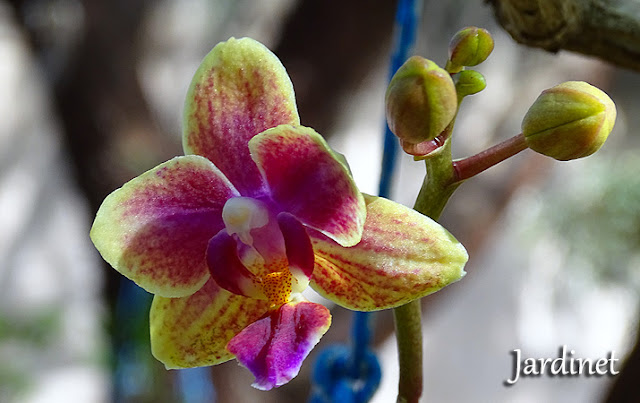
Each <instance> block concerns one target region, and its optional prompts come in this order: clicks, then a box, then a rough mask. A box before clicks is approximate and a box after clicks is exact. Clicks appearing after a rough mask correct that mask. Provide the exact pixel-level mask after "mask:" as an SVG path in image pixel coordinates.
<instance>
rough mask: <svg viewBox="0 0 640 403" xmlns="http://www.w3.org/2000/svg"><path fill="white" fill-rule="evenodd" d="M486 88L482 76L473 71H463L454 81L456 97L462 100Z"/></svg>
mask: <svg viewBox="0 0 640 403" xmlns="http://www.w3.org/2000/svg"><path fill="white" fill-rule="evenodd" d="M486 87H487V82H486V80H485V79H484V76H483V75H482V74H480V73H478V72H477V71H475V70H463V71H461V72H460V74H459V75H458V80H456V91H457V92H458V97H459V98H463V97H466V96H467V95H473V94H477V93H479V92H480V91H482V90H484V89H485V88H486Z"/></svg>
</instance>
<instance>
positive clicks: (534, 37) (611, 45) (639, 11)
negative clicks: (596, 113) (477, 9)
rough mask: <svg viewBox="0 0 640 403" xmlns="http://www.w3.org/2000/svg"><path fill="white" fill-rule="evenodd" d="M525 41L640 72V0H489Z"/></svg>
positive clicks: (508, 26) (513, 32) (502, 20)
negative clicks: (594, 57)
mask: <svg viewBox="0 0 640 403" xmlns="http://www.w3.org/2000/svg"><path fill="white" fill-rule="evenodd" d="M486 1H487V2H488V3H490V4H491V6H492V7H493V9H494V13H495V15H496V18H497V20H498V22H499V23H500V24H501V25H502V26H503V28H504V29H505V30H506V31H507V32H508V33H509V34H510V35H511V36H512V37H513V39H514V40H515V41H517V42H519V43H521V44H524V45H527V46H532V47H538V48H542V49H545V50H548V51H551V52H557V51H559V50H570V51H574V52H578V53H582V54H584V55H589V56H596V57H599V58H601V59H603V60H605V61H608V62H611V63H613V64H616V65H618V66H621V67H626V68H629V69H633V70H639V71H640V3H639V2H637V1H635V0H621V1H610V0H486Z"/></svg>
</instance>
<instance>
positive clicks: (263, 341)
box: [227, 302, 331, 390]
mask: <svg viewBox="0 0 640 403" xmlns="http://www.w3.org/2000/svg"><path fill="white" fill-rule="evenodd" d="M329 325H331V314H330V313H329V310H328V309H327V308H325V307H324V306H322V305H319V304H315V303H312V302H298V303H291V304H285V305H283V306H282V307H280V309H278V310H277V311H273V312H272V313H271V314H270V315H269V316H266V317H264V318H262V319H260V320H259V321H257V322H254V323H252V324H251V325H249V326H247V327H246V328H245V329H244V330H243V331H242V332H240V333H239V334H238V335H236V336H235V337H234V338H233V339H231V341H230V342H229V344H228V345H227V349H228V350H229V351H230V352H231V353H232V354H235V356H236V358H237V360H238V361H239V362H240V364H242V365H243V366H245V367H246V368H247V369H249V371H251V373H253V375H254V376H255V377H256V381H255V382H254V383H253V385H252V386H253V387H255V388H257V389H262V390H270V389H273V388H275V387H278V386H282V385H284V384H285V383H287V382H289V381H290V380H291V379H293V378H294V377H295V376H296V375H298V371H300V367H301V366H302V361H303V360H304V359H305V358H306V357H307V355H309V352H310V351H311V350H312V349H313V347H314V346H315V345H316V344H317V343H318V341H320V338H321V337H322V335H324V334H325V333H326V332H327V330H328V329H329Z"/></svg>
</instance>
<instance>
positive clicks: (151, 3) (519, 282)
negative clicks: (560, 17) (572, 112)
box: [0, 0, 640, 403]
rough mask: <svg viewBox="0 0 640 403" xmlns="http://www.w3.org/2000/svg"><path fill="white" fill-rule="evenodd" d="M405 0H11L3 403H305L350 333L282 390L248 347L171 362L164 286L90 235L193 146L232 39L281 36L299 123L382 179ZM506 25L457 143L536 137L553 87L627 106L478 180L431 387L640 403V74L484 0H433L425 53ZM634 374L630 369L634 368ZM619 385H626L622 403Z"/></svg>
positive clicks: (387, 340)
mask: <svg viewBox="0 0 640 403" xmlns="http://www.w3.org/2000/svg"><path fill="white" fill-rule="evenodd" d="M395 6H396V2H395V1H379V2H370V1H366V0H348V1H343V2H339V4H338V3H337V2H323V1H313V0H272V1H269V2H262V1H256V0H236V1H234V0H138V1H129V0H112V1H106V0H23V1H18V0H15V1H5V0H0V229H1V230H0V363H1V365H0V402H7V403H13V402H88V403H92V402H109V401H117V402H214V401H215V402H253V401H262V402H303V401H305V400H306V399H307V397H308V396H309V394H310V391H311V383H310V372H311V367H312V362H313V360H314V355H315V354H317V352H318V351H320V350H321V349H322V348H323V347H325V346H328V345H330V344H332V343H346V342H348V338H349V327H350V323H351V313H350V312H348V311H346V310H344V309H342V308H339V307H333V308H332V314H333V317H334V319H333V325H332V327H331V329H330V330H329V332H328V333H327V334H326V335H325V337H324V338H323V339H322V341H321V343H320V344H319V345H318V346H317V347H316V349H315V350H314V352H312V355H311V356H310V358H308V359H307V361H306V362H305V364H304V365H303V368H302V370H301V373H300V375H299V376H298V377H297V378H296V379H294V380H293V381H292V382H291V383H290V384H288V385H287V386H284V387H282V388H280V389H278V390H275V391H272V392H269V393H265V392H260V391H257V390H254V389H252V388H251V387H250V386H249V385H250V383H251V382H252V380H253V378H252V376H251V375H250V374H249V372H248V371H246V370H244V369H242V368H240V367H239V366H238V365H237V364H236V363H235V361H232V362H229V363H226V364H223V365H219V366H217V367H213V368H204V369H195V370H184V371H166V370H165V369H164V367H163V366H162V365H161V364H160V363H158V362H157V361H155V359H153V357H152V356H151V353H150V350H149V345H148V308H149V303H150V297H149V295H147V294H146V293H145V292H144V291H141V290H140V289H139V288H137V287H136V286H135V285H132V283H130V282H129V281H128V280H126V279H124V278H123V277H122V276H120V275H119V274H118V273H116V272H115V271H114V270H113V269H111V268H109V267H107V266H106V264H105V263H104V262H103V261H102V260H101V259H100V257H99V255H98V253H97V252H96V251H95V249H94V248H93V245H92V244H91V242H90V240H89V237H88V232H89V227H90V225H91V222H92V219H93V216H94V214H95V211H96V210H97V208H98V206H99V204H100V203H101V201H102V200H103V198H104V197H105V196H106V195H107V194H108V193H110V192H111V191H113V190H114V189H116V188H118V187H120V186H121V185H122V184H123V183H124V182H126V181H127V180H129V179H131V178H133V177H135V176H137V175H139V174H140V173H142V172H144V171H146V170H147V169H149V168H152V167H153V166H155V165H157V164H159V163H160V162H163V161H165V160H167V159H169V158H171V157H173V156H175V155H180V154H182V150H181V137H180V119H181V113H182V104H183V102H184V95H185V93H186V89H187V86H188V84H189V81H190V80H191V77H192V75H193V73H194V72H195V69H196V68H197V66H198V64H199V62H200V60H201V59H202V58H203V57H204V55H205V54H206V53H207V52H208V51H209V50H210V49H211V48H212V47H213V46H214V45H215V44H216V43H217V42H219V41H223V40H226V39H228V38H229V37H230V36H236V37H242V36H250V37H253V38H255V39H257V40H259V41H261V42H263V43H264V44H266V45H267V46H268V47H269V48H270V49H272V50H273V51H274V52H275V53H276V54H277V55H278V56H279V57H280V59H281V60H282V62H283V64H284V65H285V67H286V68H287V70H288V72H289V73H290V75H291V78H292V81H293V83H294V87H295V90H296V95H297V99H298V107H299V111H300V116H301V120H302V123H303V124H304V125H307V126H311V127H314V128H315V129H316V130H317V131H318V132H320V133H322V134H323V135H324V136H325V137H326V138H327V139H328V141H329V143H330V144H331V145H332V147H334V148H335V149H336V150H337V151H339V152H341V153H343V154H345V155H346V157H347V159H348V161H349V163H350V165H351V168H352V170H353V173H354V176H355V179H356V182H357V183H358V185H359V186H360V188H361V190H363V191H365V192H368V193H376V192H377V187H378V178H379V173H380V159H381V155H382V130H383V128H384V113H383V112H384V111H383V103H384V91H385V89H386V82H387V80H388V68H389V54H390V51H391V46H392V42H393V35H392V31H393V18H394V10H395ZM467 25H476V26H481V27H484V28H487V29H488V30H489V31H490V32H491V33H492V34H493V36H494V39H495V42H496V47H495V50H494V53H493V54H492V55H491V57H490V58H489V60H488V61H487V62H485V63H484V64H483V65H481V66H480V67H479V70H480V71H481V72H482V73H483V74H484V75H485V77H486V79H487V83H488V87H487V89H486V90H485V91H483V92H482V93H480V94H478V95H475V96H472V97H469V98H468V99H466V100H465V102H464V103H463V106H462V109H461V112H460V115H459V118H458V121H457V124H456V130H455V135H454V136H455V137H454V154H455V155H456V156H458V157H463V156H468V155H471V154H475V153H477V152H479V151H481V150H483V149H485V148H487V147H488V146H491V145H493V144H495V143H497V142H499V141H501V140H504V139H506V138H508V137H511V136H512V135H515V134H517V133H518V132H519V129H520V121H521V119H522V117H523V116H524V114H525V112H526V110H527V108H528V106H529V105H530V104H531V103H532V102H533V101H534V100H535V98H536V97H537V95H538V94H539V93H540V91H542V90H543V89H545V88H548V87H551V86H553V85H556V84H558V83H560V82H562V81H566V80H584V81H588V82H590V83H592V84H594V85H597V86H599V87H601V88H603V89H604V90H605V91H606V92H608V93H609V94H610V96H611V97H612V98H613V99H614V101H615V102H616V104H617V106H618V120H617V124H616V127H615V129H614V132H613V134H612V135H611V137H610V138H609V140H608V141H607V144H605V146H604V147H603V149H602V150H601V151H599V152H598V153H597V154H595V155H593V156H591V157H589V158H587V159H584V160H579V161H573V162H568V163H560V162H556V161H553V160H551V159H547V158H544V157H542V156H539V155H536V154H535V153H533V152H530V151H528V150H527V151H525V152H523V153H522V154H521V155H518V156H517V157H515V158H513V159H511V160H509V161H507V162H505V163H503V164H501V165H499V166H497V167H494V168H492V169H491V170H489V171H487V172H485V173H483V174H481V175H480V176H479V177H477V178H476V179H474V180H472V181H469V182H468V183H465V184H464V185H463V186H461V188H460V189H459V190H458V192H457V193H456V194H455V195H454V197H453V198H452V200H451V202H450V204H449V206H448V207H447V209H446V210H445V213H444V215H443V218H442V220H441V221H442V223H443V225H445V227H447V228H448V229H449V230H450V231H451V232H452V233H453V234H454V235H455V236H456V237H457V238H458V239H459V240H460V241H461V242H462V243H463V244H464V245H465V246H466V247H467V249H468V251H469V253H470V255H471V259H470V261H469V263H468V265H467V269H466V270H467V272H468V275H467V276H466V277H465V278H464V280H463V281H461V282H459V283H456V284H454V285H452V286H450V287H447V288H446V289H444V290H442V291H441V292H439V293H437V294H435V295H432V296H430V297H427V298H425V299H424V301H423V304H424V308H423V315H424V321H423V322H424V335H425V338H424V348H425V356H424V364H425V394H424V395H425V401H433V402H523V403H526V402H541V401H545V402H601V401H607V399H609V400H608V401H611V402H617V401H623V400H621V398H620V396H627V397H628V399H629V400H628V401H638V400H640V399H639V398H638V397H639V396H640V389H639V388H640V387H639V386H637V382H636V380H637V378H638V376H640V374H639V372H640V369H639V368H638V366H639V365H640V352H639V351H635V350H634V347H635V346H636V343H637V336H638V334H637V329H638V301H639V299H638V285H639V283H640V277H639V274H638V266H639V265H640V210H639V209H638V206H639V205H640V157H639V155H640V154H639V153H638V150H640V139H639V138H638V136H637V135H636V132H635V130H634V128H635V127H637V126H638V124H639V122H638V120H639V119H640V117H639V116H638V114H637V113H634V111H635V110H637V108H638V107H639V105H638V97H637V96H636V94H637V92H638V90H639V89H640V79H639V77H638V75H637V73H634V72H631V71H626V70H622V69H619V68H616V67H613V66H611V65H609V64H607V63H604V62H601V61H598V60H595V59H592V58H586V57H583V56H579V55H575V54H570V53H567V52H560V53H558V54H550V53H546V52H544V51H541V50H535V49H530V48H525V47H522V46H520V45H517V44H515V43H514V42H513V40H512V39H511V38H510V37H509V36H508V35H507V34H506V33H505V32H504V31H503V29H502V28H501V27H500V26H499V25H497V23H496V22H495V18H494V16H493V13H492V10H491V8H490V7H489V6H488V5H486V4H483V3H482V2H480V1H463V0H451V1H447V2H439V1H433V0H431V1H429V0H427V1H425V2H424V9H423V17H422V23H421V28H420V33H419V36H418V41H417V44H416V47H415V49H414V53H415V54H420V55H423V56H425V57H428V58H430V59H433V60H434V61H436V62H438V63H440V64H444V62H445V60H446V57H447V53H446V52H447V44H448V41H449V38H450V37H451V36H452V35H453V34H454V33H455V32H456V31H457V30H458V29H460V28H462V27H464V26H467ZM423 176H424V167H423V164H420V163H415V162H413V160H412V159H411V158H410V157H407V156H403V157H401V158H400V162H399V164H398V166H397V170H396V173H395V180H394V186H393V195H392V196H393V199H395V200H397V201H399V202H401V203H403V204H405V205H408V206H411V205H413V201H414V200H415V197H416V195H417V193H418V190H419V188H420V184H421V182H422V179H423ZM562 345H566V346H567V347H568V349H570V350H575V352H576V353H575V356H576V357H583V358H595V359H597V358H601V357H606V356H607V354H608V353H609V352H611V351H614V352H615V356H616V357H620V358H621V359H622V358H628V365H627V367H626V368H625V370H624V371H623V373H622V374H620V375H618V376H615V377H609V376H603V377H584V376H583V377H578V378H572V377H556V378H551V377H546V376H543V377H537V378H524V379H521V380H520V381H519V382H518V383H517V384H516V385H515V386H512V387H505V386H504V384H503V381H504V380H505V379H507V378H508V377H510V376H511V374H512V355H510V352H511V351H512V350H513V349H516V348H520V349H522V351H523V356H528V357H538V358H543V357H549V358H554V357H557V355H558V350H559V348H560V347H561V346H562ZM374 346H375V348H376V351H377V353H378V354H379V358H380V360H381V364H382V370H383V382H382V385H381V387H380V389H379V391H378V393H377V394H376V395H375V396H374V399H373V400H374V401H375V402H377V403H383V402H392V401H395V394H396V387H397V386H396V385H397V379H398V369H397V355H396V351H395V339H394V336H393V323H392V315H391V313H390V312H388V311H385V312H380V313H378V314H377V315H376V333H375V340H374ZM617 367H621V364H620V363H618V364H617ZM615 393H621V394H618V395H616V394H615Z"/></svg>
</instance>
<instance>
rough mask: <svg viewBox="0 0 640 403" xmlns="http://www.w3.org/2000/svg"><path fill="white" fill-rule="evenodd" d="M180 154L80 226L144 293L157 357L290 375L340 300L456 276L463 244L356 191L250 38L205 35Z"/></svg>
mask: <svg viewBox="0 0 640 403" xmlns="http://www.w3.org/2000/svg"><path fill="white" fill-rule="evenodd" d="M183 129H184V130H183V146H184V151H185V154H186V155H185V156H180V157H176V158H173V159H172V160H170V161H167V162H165V163H163V164H160V165H159V166H157V167H155V168H153V169H151V170H149V171H148V172H145V173H143V174H142V175H140V176H138V177H137V178H134V179H133V180H131V181H130V182H128V183H126V184H125V185H124V186H122V188H120V189H117V190H116V191H114V192H113V193H111V194H110V195H109V196H107V198H106V199H105V200H104V202H103V204H102V206H101V207H100V209H99V211H98V213H97V215H96V219H95V222H94V223H93V227H92V229H91V239H92V240H93V242H94V244H95V246H96V248H97V249H98V250H99V251H100V253H101V254H102V256H103V258H104V259H105V260H106V261H107V262H108V263H110V264H111V265H112V266H113V267H114V268H115V269H116V270H118V271H119V272H120V273H122V274H123V275H125V276H126V277H128V278H130V279H131V280H133V281H134V282H136V283H137V284H138V285H139V286H141V287H142V288H144V289H145V290H147V291H149V292H151V293H153V294H155V297H154V300H153V303H152V306H151V312H150V323H151V348H152V352H153V354H154V355H155V357H156V358H157V359H158V360H160V361H161V362H163V363H164V364H165V365H166V367H167V368H187V367H196V366H206V365H215V364H220V363H223V362H225V361H228V360H230V359H232V358H234V357H235V358H237V360H238V361H239V362H240V363H241V364H242V365H244V366H245V367H247V368H248V369H249V370H250V371H251V372H252V373H253V374H254V376H255V378H256V381H255V383H254V384H253V386H255V387H257V388H259V389H265V390H268V389H271V388H273V387H277V386H280V385H283V384H285V383H287V382H288V381H289V380H290V379H292V378H293V377H294V376H296V374H297V373H298V371H299V369H300V366H301V365H302V361H303V360H304V358H305V357H306V356H307V355H308V354H309V352H310V350H311V349H312V348H313V347H314V345H315V344H316V343H317V342H318V341H319V339H320V338H321V337H322V335H323V334H324V333H325V332H326V331H327V329H328V328H329V325H330V323H331V315H330V313H329V310H328V309H327V308H325V307H324V306H322V305H320V304H316V303H311V302H308V301H306V300H305V298H304V297H303V296H302V295H301V293H302V291H303V290H305V289H306V288H307V286H308V285H309V284H310V285H311V287H312V288H313V289H314V290H316V291H317V292H318V293H320V294H321V295H323V296H324V297H326V298H328V299H330V300H332V301H334V302H335V303H337V304H338V305H341V306H343V307H346V308H349V309H352V310H361V311H373V310H380V309H386V308H391V307H396V306H399V305H402V304H404V303H407V302H408V301H411V300H414V299H416V298H420V297H422V296H424V295H427V294H429V293H432V292H434V291H437V290H439V289H441V288H442V287H444V286H446V285H448V284H450V283H452V282H454V281H457V280H459V279H460V278H461V277H462V276H463V275H464V271H463V266H464V264H465V262H466V261H467V253H466V251H465V249H464V247H463V246H462V245H461V244H459V243H458V242H457V241H456V240H455V239H454V238H453V237H452V236H451V235H450V234H449V233H448V232H447V231H446V230H445V229H444V228H442V227H441V226H440V225H439V224H437V223H436V222H434V221H432V220H431V219H430V218H427V217H425V216H423V215H421V214H419V213H417V212H415V211H414V210H411V209H409V208H407V207H404V206H402V205H400V204H398V203H395V202H392V201H389V200H386V199H383V198H379V197H373V196H368V195H363V194H361V193H360V192H359V191H358V189H357V187H356V185H355V184H354V181H353V179H352V177H351V174H350V172H349V169H348V167H347V165H346V162H345V161H344V159H343V158H342V157H341V156H340V155H339V154H336V153H335V152H333V151H332V150H331V149H330V148H329V146H328V145H327V143H326V142H325V140H324V139H323V138H322V137H321V136H320V135H319V134H317V133H316V132H315V131H313V130H312V129H310V128H307V127H303V126H301V125H300V122H299V117H298V113H297V108H296V104H295V99H294V92H293V86H292V84H291V81H290V79H289V77H288V75H287V73H286V71H285V69H284V67H283V66H282V64H281V63H280V61H279V60H278V58H277V57H276V56H275V55H274V54H273V53H271V52H270V51H269V50H268V49H267V48H266V47H264V46H263V45H262V44H260V43H258V42H256V41H254V40H252V39H248V38H243V39H233V38H232V39H230V40H228V41H227V42H224V43H220V44H218V45H217V46H216V47H215V48H214V49H213V50H212V51H211V52H210V53H209V54H208V55H207V56H206V57H205V59H204V61H203V62H202V64H201V66H200V67H199V69H198V70H197V72H196V74H195V77H194V79H193V81H192V83H191V87H190V89H189V91H188V94H187V100H186V105H185V114H184V125H183Z"/></svg>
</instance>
